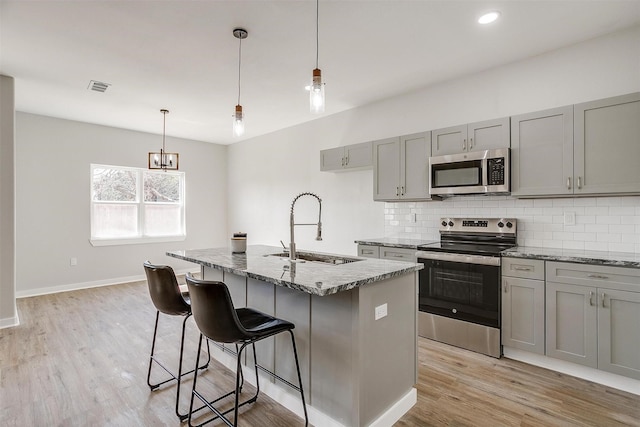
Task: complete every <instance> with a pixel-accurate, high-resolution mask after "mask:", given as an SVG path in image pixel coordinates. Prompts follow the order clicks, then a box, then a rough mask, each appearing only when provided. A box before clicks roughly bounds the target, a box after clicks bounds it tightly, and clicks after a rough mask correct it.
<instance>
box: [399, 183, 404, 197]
mask: <svg viewBox="0 0 640 427" xmlns="http://www.w3.org/2000/svg"><path fill="white" fill-rule="evenodd" d="M400 195H401V196H404V185H403V186H402V187H400Z"/></svg>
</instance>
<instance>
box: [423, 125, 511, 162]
mask: <svg viewBox="0 0 640 427" xmlns="http://www.w3.org/2000/svg"><path fill="white" fill-rule="evenodd" d="M509 146H510V143H509V118H508V117H503V118H499V119H493V120H486V121H482V122H476V123H470V124H466V125H459V126H452V127H448V128H443V129H437V130H434V131H432V155H433V156H444V155H446V154H458V153H466V152H469V151H481V150H489V149H492V148H508V147H509Z"/></svg>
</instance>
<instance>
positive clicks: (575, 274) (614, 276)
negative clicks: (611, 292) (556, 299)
mask: <svg viewBox="0 0 640 427" xmlns="http://www.w3.org/2000/svg"><path fill="white" fill-rule="evenodd" d="M546 278H547V282H559V283H572V284H576V285H585V286H595V287H598V288H606V289H618V290H622V291H629V292H640V269H638V268H625V267H609V266H605V265H587V264H573V263H568V262H552V261H549V262H547V264H546Z"/></svg>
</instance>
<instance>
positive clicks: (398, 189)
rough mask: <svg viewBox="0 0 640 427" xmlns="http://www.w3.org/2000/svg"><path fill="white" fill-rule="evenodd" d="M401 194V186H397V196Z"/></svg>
mask: <svg viewBox="0 0 640 427" xmlns="http://www.w3.org/2000/svg"><path fill="white" fill-rule="evenodd" d="M399 195H400V187H396V197H397V196H399Z"/></svg>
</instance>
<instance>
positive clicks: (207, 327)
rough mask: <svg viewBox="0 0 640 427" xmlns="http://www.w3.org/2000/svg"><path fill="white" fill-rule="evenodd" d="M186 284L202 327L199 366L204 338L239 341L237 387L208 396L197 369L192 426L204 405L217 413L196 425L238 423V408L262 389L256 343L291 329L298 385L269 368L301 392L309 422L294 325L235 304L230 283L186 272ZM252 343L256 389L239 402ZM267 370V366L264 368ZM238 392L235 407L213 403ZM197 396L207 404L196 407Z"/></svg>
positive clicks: (194, 383) (192, 307)
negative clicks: (245, 355) (198, 387)
mask: <svg viewBox="0 0 640 427" xmlns="http://www.w3.org/2000/svg"><path fill="white" fill-rule="evenodd" d="M187 287H188V288H189V295H191V310H192V312H193V318H194V319H195V321H196V325H198V328H199V329H200V343H199V344H198V358H197V359H196V366H198V363H199V358H200V349H201V347H202V338H203V337H206V338H207V342H208V340H212V341H214V342H217V343H227V344H236V348H237V346H238V345H239V346H240V347H239V350H238V351H237V358H236V387H235V389H234V390H232V391H230V392H228V393H226V394H224V395H223V396H220V397H218V398H217V399H215V400H212V401H209V400H207V399H206V398H205V397H204V396H203V395H202V394H201V393H200V392H198V391H197V390H196V382H197V379H198V374H197V372H196V373H195V375H194V377H193V390H192V393H191V404H190V406H189V426H191V427H193V426H194V425H193V424H192V422H191V420H192V414H193V413H194V412H197V411H199V410H200V409H203V408H205V407H206V408H209V410H211V411H212V412H213V413H214V414H215V416H214V417H212V418H210V419H208V420H206V421H204V422H203V423H201V424H198V425H197V426H202V425H204V424H207V423H209V422H211V421H213V420H215V419H218V418H220V419H222V421H223V422H224V423H225V424H227V425H228V426H231V427H233V426H236V425H237V424H238V408H239V407H240V406H243V405H246V404H249V403H253V402H255V401H256V400H257V399H258V394H259V393H260V383H259V382H258V362H257V360H256V350H255V343H256V342H258V341H260V340H263V339H265V338H268V337H271V336H274V335H276V334H279V333H281V332H289V334H290V336H291V345H292V346H293V355H294V358H295V361H296V371H297V373H298V386H295V385H293V384H291V383H289V382H288V381H286V380H285V379H283V378H280V377H279V376H277V375H276V374H274V373H272V372H269V374H271V375H273V376H274V377H275V378H278V379H279V380H281V381H284V382H285V383H287V384H288V385H289V386H290V387H292V388H294V389H295V390H297V391H299V392H300V397H301V399H302V407H303V409H304V418H305V425H308V424H309V417H308V416H307V406H306V404H305V401H304V391H303V390H302V377H301V376H300V364H299V363H298V351H297V350H296V340H295V337H294V336H293V329H294V328H295V325H294V324H293V323H291V322H288V321H286V320H283V319H278V318H277V317H273V316H270V315H268V314H265V313H262V312H260V311H257V310H253V309H251V308H238V309H236V308H234V306H233V301H232V300H231V295H230V294H229V289H228V288H227V285H225V284H224V283H222V282H215V281H206V280H198V279H194V278H193V277H191V276H190V275H189V274H187ZM249 344H251V346H252V347H253V365H254V368H255V371H256V393H255V395H254V396H253V397H251V398H249V399H248V400H246V401H244V402H242V403H240V402H239V395H240V392H241V390H242V385H243V382H244V378H243V377H242V366H241V356H242V351H243V350H244V349H245V347H246V346H248V345H249ZM262 369H263V370H264V368H262ZM231 395H235V402H234V403H235V404H234V406H233V407H232V408H230V409H228V410H226V411H223V412H221V411H220V410H218V409H217V408H215V407H214V406H213V404H214V403H216V402H218V401H220V400H222V399H224V398H225V397H227V396H231ZM196 397H197V398H198V399H199V400H200V401H201V402H202V403H203V404H204V405H203V406H201V407H200V408H197V409H194V408H193V402H194V398H196ZM231 411H233V413H234V419H233V423H232V422H231V421H230V420H229V419H228V418H227V417H225V414H228V413H229V412H231Z"/></svg>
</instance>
